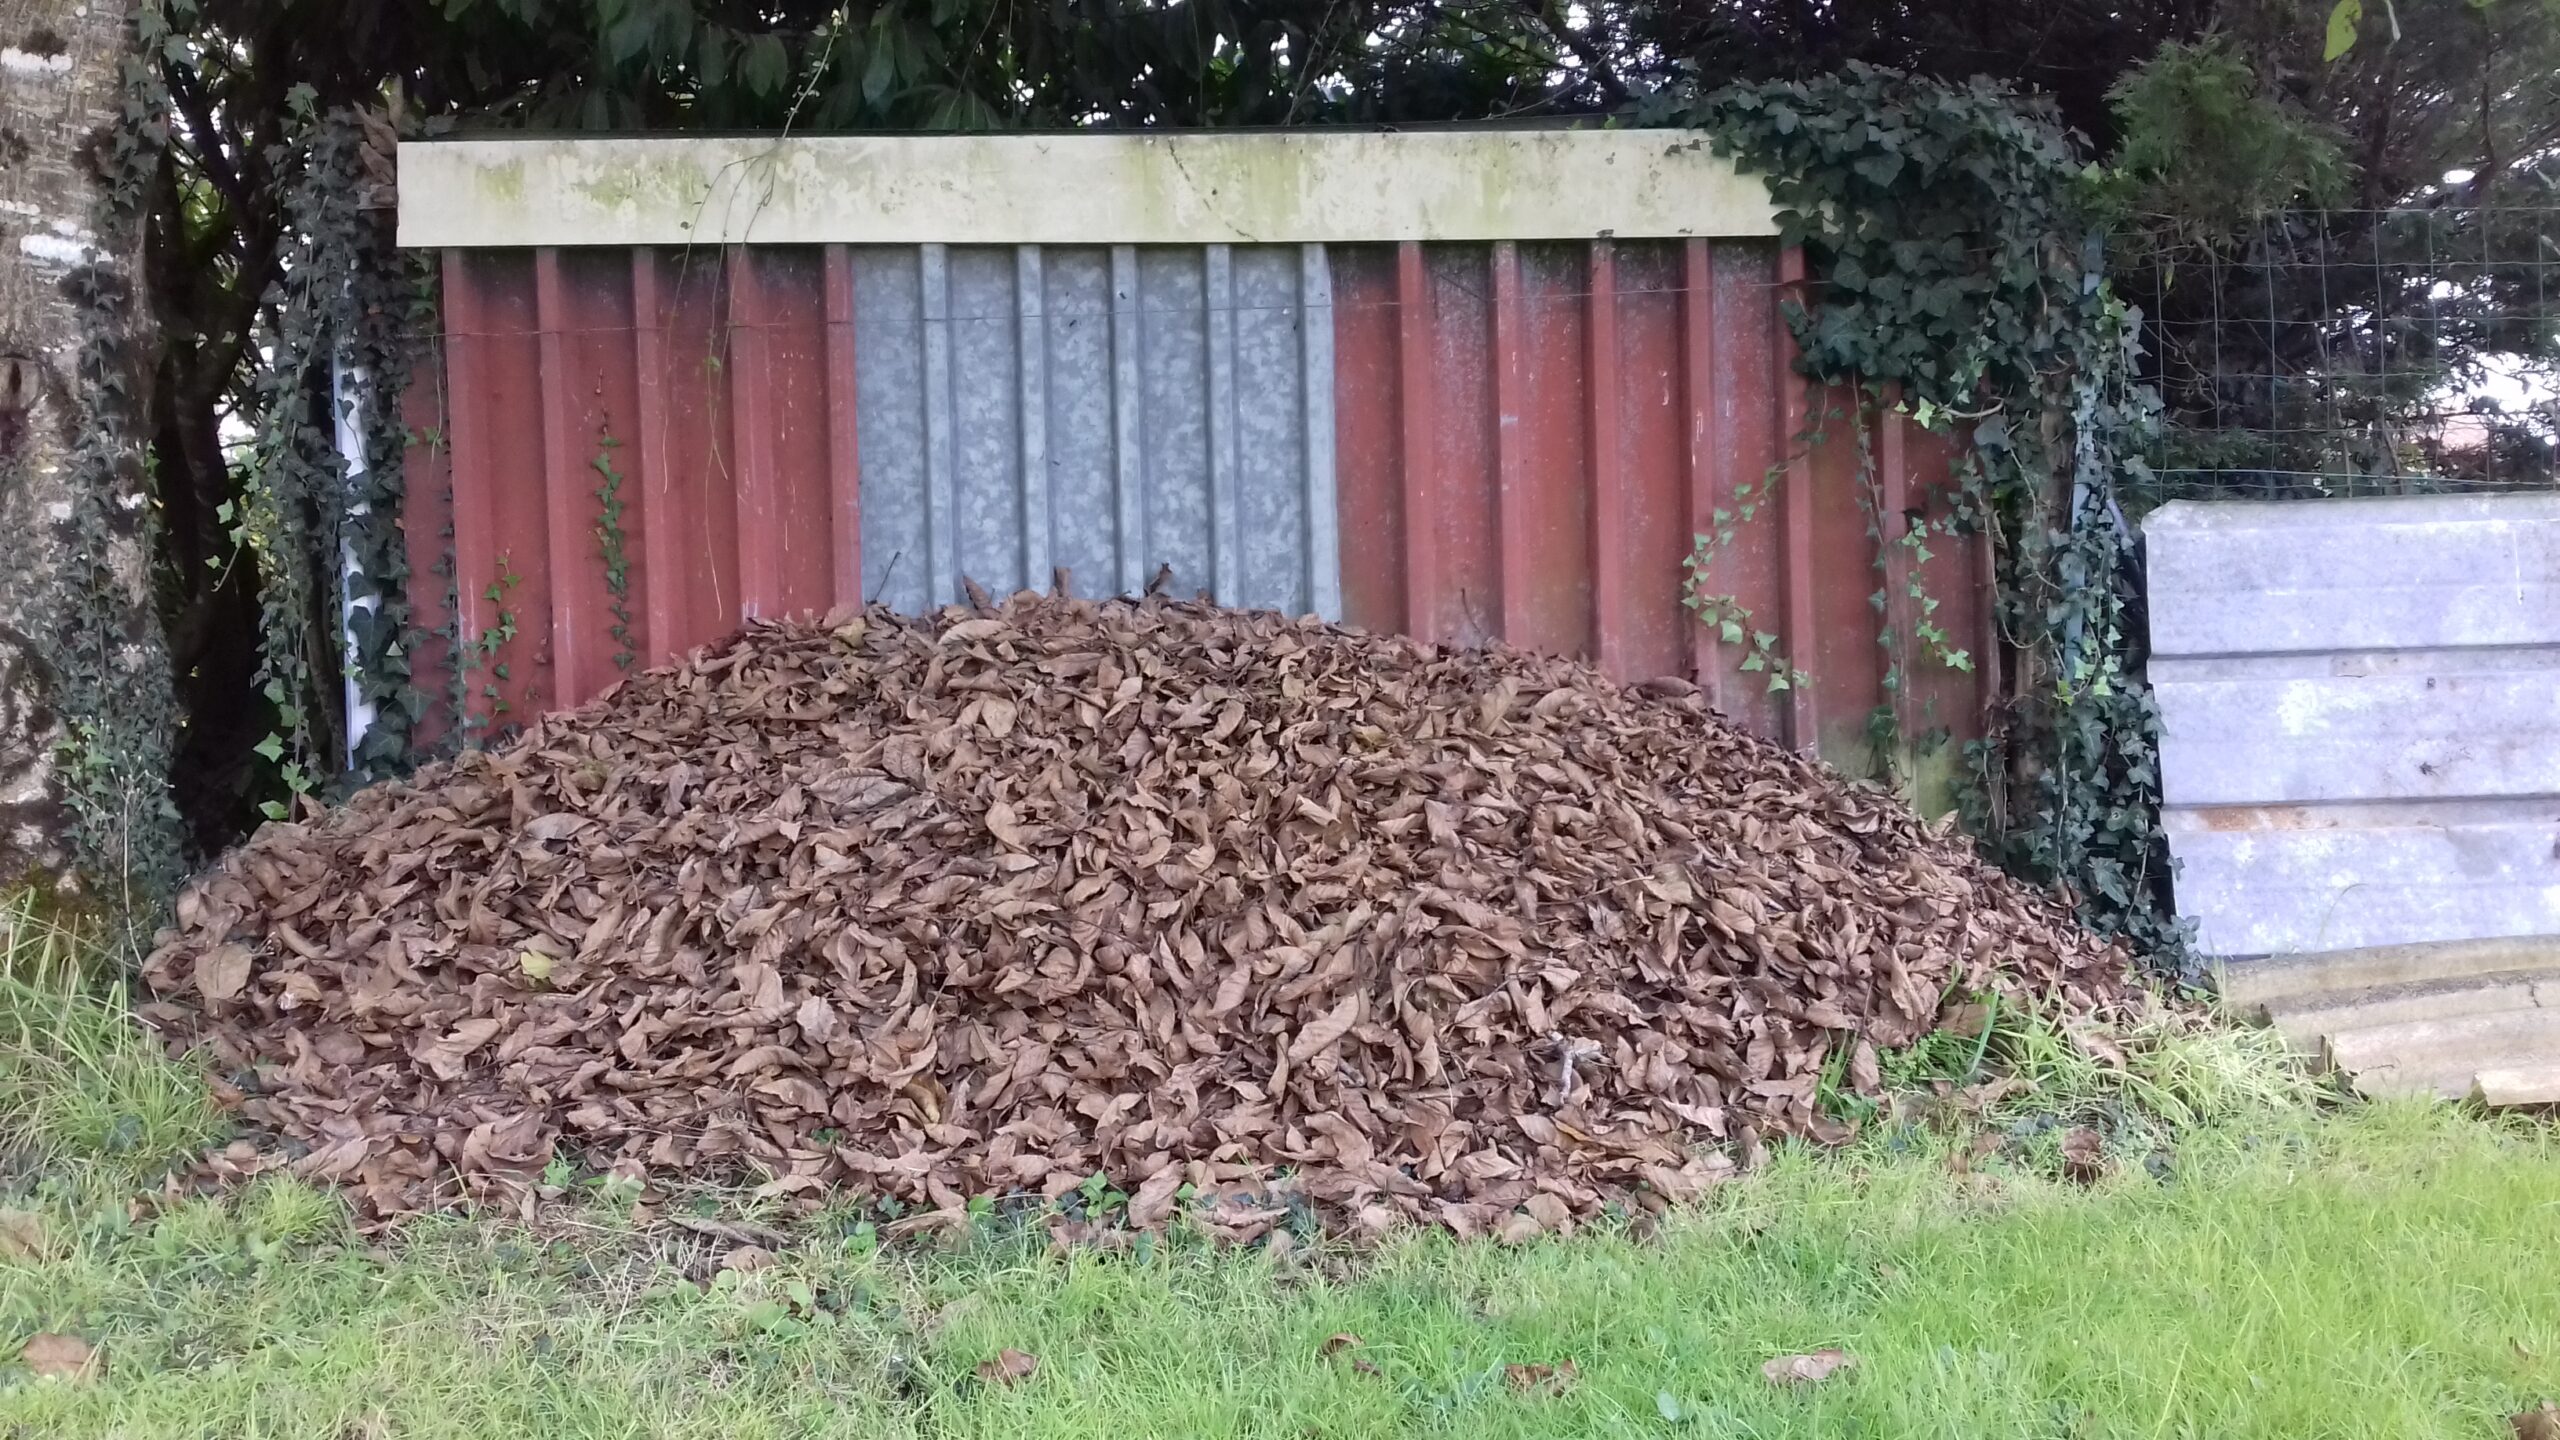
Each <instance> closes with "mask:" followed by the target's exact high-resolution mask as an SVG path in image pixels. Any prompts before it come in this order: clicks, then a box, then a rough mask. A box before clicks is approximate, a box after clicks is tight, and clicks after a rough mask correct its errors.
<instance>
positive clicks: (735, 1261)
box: [720, 1245, 774, 1275]
mask: <svg viewBox="0 0 2560 1440" xmlns="http://www.w3.org/2000/svg"><path fill="white" fill-rule="evenodd" d="M773 1261H774V1254H773V1252H772V1251H770V1250H767V1249H766V1248H764V1247H763V1246H761V1245H741V1246H739V1247H738V1248H736V1249H735V1250H732V1251H730V1252H729V1253H728V1254H726V1255H723V1256H721V1257H720V1268H721V1269H723V1270H735V1271H737V1272H738V1273H739V1274H741V1275H752V1274H754V1273H755V1272H757V1271H758V1270H768V1269H771V1268H772V1267H773Z"/></svg>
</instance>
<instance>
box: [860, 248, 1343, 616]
mask: <svg viewBox="0 0 2560 1440" xmlns="http://www.w3.org/2000/svg"><path fill="white" fill-rule="evenodd" d="M853 255H854V259H853V265H854V271H855V285H854V329H855V335H856V337H857V339H856V343H857V346H858V348H859V349H860V351H861V356H862V358H861V360H860V362H859V364H858V366H857V371H858V374H859V377H860V378H859V381H858V383H857V386H856V393H857V396H858V406H859V409H860V416H861V418H860V423H859V430H860V432H861V435H862V467H861V468H862V515H863V525H864V535H863V547H862V548H863V553H864V557H865V562H864V563H865V584H866V585H867V586H868V587H870V588H871V589H872V591H873V593H876V594H878V595H880V596H881V597H882V598H884V599H886V600H887V601H888V602H889V603H890V604H892V605H895V606H897V607H899V608H901V609H907V610H916V609H921V608H924V607H926V606H928V605H932V604H941V603H947V602H950V601H954V600H957V599H959V598H961V582H962V581H963V580H964V579H965V580H974V581H976V582H977V583H978V584H980V585H982V586H984V587H986V588H987V589H988V590H990V591H996V592H1002V591H1008V590H1013V589H1018V588H1023V587H1040V588H1045V587H1046V586H1047V585H1048V584H1049V583H1050V579H1051V572H1052V570H1053V568H1058V567H1063V568H1064V569H1065V570H1067V572H1068V574H1069V578H1070V582H1071V588H1072V589H1073V590H1074V591H1075V592H1076V593H1079V594H1085V595H1097V594H1112V593H1116V592H1120V591H1124V590H1130V589H1135V588H1139V587H1142V586H1144V585H1145V584H1147V583H1148V581H1149V580H1150V579H1151V578H1152V577H1153V576H1154V575H1155V574H1156V572H1157V570H1158V568H1159V567H1162V568H1165V569H1168V570H1170V571H1171V577H1170V580H1169V584H1170V586H1171V588H1172V589H1173V590H1174V591H1176V592H1177V593H1185V594H1187V593H1191V592H1193V591H1207V592H1209V593H1212V594H1214V595H1215V596H1217V597H1218V598H1219V599H1220V600H1222V601H1226V602H1228V603H1233V604H1247V605H1257V606H1263V607H1268V608H1272V609H1279V610H1291V611H1299V612H1305V611H1309V610H1314V611H1317V612H1318V613H1323V611H1325V610H1326V609H1327V608H1329V607H1328V605H1327V604H1325V603H1322V602H1325V601H1327V600H1329V598H1330V597H1328V596H1326V595H1325V594H1323V593H1322V592H1325V591H1327V590H1330V589H1332V588H1334V584H1335V582H1334V580H1333V575H1332V569H1333V567H1332V565H1331V564H1330V563H1321V564H1320V562H1319V560H1318V548H1317V544H1316V541H1317V539H1318V537H1317V536H1316V535H1315V534H1314V527H1313V526H1312V525H1311V524H1310V516H1311V514H1312V513H1313V509H1314V506H1313V503H1312V502H1311V499H1310V496H1311V495H1312V494H1315V493H1317V492H1318V491H1319V490H1321V491H1324V492H1328V493H1325V494H1324V499H1326V500H1327V501H1329V500H1330V494H1329V491H1330V479H1331V476H1330V464H1329V461H1330V455H1331V447H1330V438H1331V437H1330V436H1329V435H1325V436H1322V437H1320V438H1311V437H1310V435H1309V432H1308V430H1307V426H1308V424H1309V422H1310V421H1314V422H1317V423H1323V422H1325V421H1328V420H1329V419H1330V406H1329V403H1326V404H1315V405H1310V404H1309V403H1308V400H1307V378H1308V375H1309V373H1310V371H1309V358H1308V356H1309V349H1310V347H1309V344H1308V324H1307V315H1308V312H1307V306H1306V302H1305V290H1306V282H1305V271H1306V268H1307V266H1308V265H1310V264H1314V265H1321V264H1322V256H1321V252H1320V249H1319V250H1318V253H1316V254H1315V255H1314V256H1313V257H1309V256H1308V255H1306V254H1303V253H1302V252H1301V251H1300V249H1299V248H1298V247H1294V246H1289V247H1277V246H1275V247H1258V246H1257V247H1243V246H1239V247H1228V246H1223V245H1213V246H1203V247H1190V248H1150V249H1143V250H1131V251H1129V252H1127V253H1126V254H1123V255H1120V256H1116V257H1115V256H1113V255H1112V254H1110V253H1108V252H1105V251H1103V250H1101V249H1098V248H1091V247H1078V248H1066V249H1056V250H1044V249H1042V248H1040V247H1033V246H1023V247H984V246H952V247H942V246H923V247H918V248H917V249H913V250H908V249H903V248H900V249H886V248H867V247H855V248H854V251H853ZM1319 318H1320V319H1324V320H1329V318H1330V317H1329V316H1320V317H1319ZM1327 338H1328V340H1329V338H1330V337H1329V336H1328V337H1327ZM1319 462H1322V463H1319ZM1328 538H1329V537H1328ZM903 557H921V563H918V562H917V561H916V560H915V559H911V558H903Z"/></svg>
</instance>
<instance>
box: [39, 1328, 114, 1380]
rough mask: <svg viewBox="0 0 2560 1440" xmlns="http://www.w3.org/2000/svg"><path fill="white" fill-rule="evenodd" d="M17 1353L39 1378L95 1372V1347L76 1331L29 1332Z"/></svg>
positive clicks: (65, 1377) (89, 1376)
mask: <svg viewBox="0 0 2560 1440" xmlns="http://www.w3.org/2000/svg"><path fill="white" fill-rule="evenodd" d="M19 1353H20V1354H21V1355H22V1356H24V1357H25V1359H26V1362H27V1368H28V1369H30V1370H33V1371H34V1372H36V1375H37V1376H38V1378H40V1379H57V1380H88V1379H92V1378H94V1377H95V1376H96V1375H97V1373H98V1369H97V1367H98V1347H97V1346H95V1345H92V1344H90V1343H89V1342H88V1341H86V1340H83V1339H81V1338H80V1337H79V1336H77V1335H36V1336H31V1337H29V1338H28V1340H27V1346H26V1349H24V1350H22V1351H20V1352H19Z"/></svg>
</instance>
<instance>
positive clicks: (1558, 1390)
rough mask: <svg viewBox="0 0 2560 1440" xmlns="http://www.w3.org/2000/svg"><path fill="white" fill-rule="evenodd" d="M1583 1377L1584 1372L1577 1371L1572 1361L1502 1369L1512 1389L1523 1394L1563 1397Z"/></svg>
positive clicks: (1509, 1366) (1503, 1375)
mask: <svg viewBox="0 0 2560 1440" xmlns="http://www.w3.org/2000/svg"><path fill="white" fill-rule="evenodd" d="M1581 1375H1582V1372H1581V1371H1579V1370H1577V1369H1575V1368H1574V1364H1573V1362H1572V1361H1570V1360H1560V1361H1557V1362H1556V1363H1555V1364H1553V1365H1545V1364H1538V1365H1505V1366H1503V1367H1502V1378H1503V1379H1504V1380H1505V1381H1508V1382H1509V1383H1510V1386H1511V1388H1512V1389H1514V1390H1517V1391H1520V1392H1521V1393H1523V1394H1527V1393H1529V1392H1532V1391H1536V1392H1539V1393H1542V1394H1547V1395H1561V1394H1563V1393H1564V1392H1566V1391H1567V1390H1570V1389H1572V1388H1573V1382H1574V1381H1576V1380H1578V1379H1580V1378H1581Z"/></svg>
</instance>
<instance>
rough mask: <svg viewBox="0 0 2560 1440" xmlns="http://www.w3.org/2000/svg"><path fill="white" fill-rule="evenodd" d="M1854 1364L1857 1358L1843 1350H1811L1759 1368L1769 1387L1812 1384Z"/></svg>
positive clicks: (1777, 1359) (1784, 1357) (1778, 1359)
mask: <svg viewBox="0 0 2560 1440" xmlns="http://www.w3.org/2000/svg"><path fill="white" fill-rule="evenodd" d="M1857 1363H1858V1357H1857V1356H1855V1355H1852V1354H1850V1353H1849V1352H1848V1351H1846V1350H1813V1351H1808V1352H1806V1353H1805V1354H1802V1355H1781V1356H1779V1357H1778V1358H1776V1359H1775V1360H1771V1361H1769V1362H1768V1363H1767V1364H1765V1365H1762V1366H1761V1367H1760V1377H1761V1378H1762V1379H1764V1380H1766V1381H1768V1382H1769V1383H1770V1384H1772V1385H1813V1384H1819V1383H1820V1382H1822V1381H1825V1380H1828V1379H1830V1378H1831V1377H1832V1376H1833V1375H1835V1374H1838V1373H1839V1372H1840V1371H1843V1370H1847V1369H1850V1368H1852V1367H1854V1366H1855V1365H1856V1364H1857Z"/></svg>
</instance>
